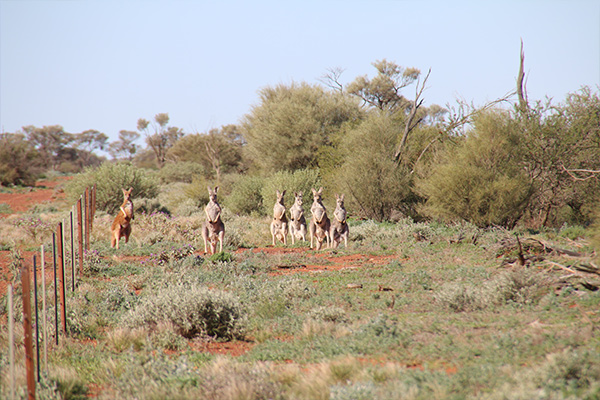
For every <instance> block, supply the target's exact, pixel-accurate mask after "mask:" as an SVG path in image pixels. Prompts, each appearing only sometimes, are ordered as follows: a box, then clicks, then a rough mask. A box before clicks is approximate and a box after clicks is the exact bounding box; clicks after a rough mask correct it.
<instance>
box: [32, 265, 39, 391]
mask: <svg viewBox="0 0 600 400" xmlns="http://www.w3.org/2000/svg"><path fill="white" fill-rule="evenodd" d="M36 261H37V260H36V257H35V255H34V256H33V299H34V302H33V303H34V304H35V308H34V309H35V354H36V357H35V361H36V367H37V381H38V382H39V381H40V318H39V315H38V291H37V262H36Z"/></svg>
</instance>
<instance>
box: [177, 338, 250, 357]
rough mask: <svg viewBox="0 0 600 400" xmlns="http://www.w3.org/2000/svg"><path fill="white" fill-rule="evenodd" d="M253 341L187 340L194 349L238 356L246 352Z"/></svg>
mask: <svg viewBox="0 0 600 400" xmlns="http://www.w3.org/2000/svg"><path fill="white" fill-rule="evenodd" d="M254 344H255V343H254V342H250V341H248V342H246V341H239V340H235V341H232V342H196V341H193V342H189V346H190V347H191V349H192V350H194V351H200V352H203V353H210V354H221V355H229V356H234V357H238V356H241V355H244V354H246V353H247V352H249V351H250V350H251V349H252V348H253V347H254Z"/></svg>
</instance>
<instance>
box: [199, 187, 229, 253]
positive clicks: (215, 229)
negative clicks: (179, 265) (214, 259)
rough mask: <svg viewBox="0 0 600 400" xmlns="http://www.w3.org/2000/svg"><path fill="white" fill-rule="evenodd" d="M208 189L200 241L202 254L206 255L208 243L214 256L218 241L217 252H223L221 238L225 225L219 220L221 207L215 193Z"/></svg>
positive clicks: (216, 189) (216, 188)
mask: <svg viewBox="0 0 600 400" xmlns="http://www.w3.org/2000/svg"><path fill="white" fill-rule="evenodd" d="M218 190H219V187H218V186H216V187H215V190H212V189H211V188H210V187H209V188H208V197H209V198H210V201H209V202H208V204H207V205H206V207H205V208H204V213H205V214H206V221H204V224H203V225H202V239H204V252H205V253H208V247H207V243H210V254H215V251H216V250H217V241H219V251H220V252H222V251H223V238H224V237H225V224H223V221H222V220H221V206H220V205H219V203H217V191H218Z"/></svg>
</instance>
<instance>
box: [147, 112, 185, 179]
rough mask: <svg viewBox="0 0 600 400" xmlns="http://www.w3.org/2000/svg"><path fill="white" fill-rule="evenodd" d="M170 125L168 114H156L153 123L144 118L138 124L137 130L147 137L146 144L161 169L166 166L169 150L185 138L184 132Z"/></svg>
mask: <svg viewBox="0 0 600 400" xmlns="http://www.w3.org/2000/svg"><path fill="white" fill-rule="evenodd" d="M168 124H169V114H167V113H159V114H156V115H155V116H154V121H153V122H150V121H148V120H146V119H143V118H140V119H139V120H138V122H137V129H138V131H140V132H142V133H143V134H144V136H145V137H146V144H147V145H148V147H150V148H151V149H152V151H153V152H154V155H155V156H156V163H157V165H158V167H159V168H162V167H163V165H165V161H166V157H167V152H168V150H169V149H170V148H171V147H173V145H174V144H175V143H176V142H177V140H179V138H181V137H182V136H183V130H181V129H180V128H176V127H174V126H171V127H170V126H168Z"/></svg>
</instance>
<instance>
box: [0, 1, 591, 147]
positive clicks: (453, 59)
mask: <svg viewBox="0 0 600 400" xmlns="http://www.w3.org/2000/svg"><path fill="white" fill-rule="evenodd" d="M521 38H522V39H523V41H524V45H525V69H526V72H527V74H528V81H527V89H528V93H529V97H530V99H532V100H536V99H543V98H544V97H546V96H549V97H553V98H554V99H555V101H562V100H564V96H565V94H566V93H569V92H574V91H576V90H578V89H579V88H580V87H581V86H583V85H589V86H592V87H594V88H597V85H599V83H600V82H599V81H600V2H599V1H588V0H585V1H583V0H568V1H567V0H564V1H427V0H424V1H410V0H405V1H393V0H388V1H379V0H375V1H348V0H345V1H343V0H336V1H332V0H319V1H311V0H307V1H282V0H278V1H246V2H244V1H226V0H225V1H218V2H217V1H182V0H178V1H166V0H153V1H133V0H120V1H92V0H87V1H76V0H60V1H55V0H38V1H29V0H0V129H1V130H2V131H3V132H15V131H18V130H20V129H21V128H22V127H23V126H26V125H35V126H44V125H55V124H57V125H62V126H63V127H64V128H65V130H66V131H67V132H73V133H79V132H82V131H84V130H87V129H97V130H99V131H101V132H104V133H105V134H107V135H108V136H109V137H110V140H111V141H112V140H115V139H116V138H117V136H118V132H119V131H120V130H123V129H125V130H135V129H136V123H137V120H138V118H146V119H151V118H153V116H154V115H155V114H157V113H161V112H166V113H169V115H170V117H171V121H170V125H172V126H177V127H180V128H182V129H183V130H184V131H186V132H188V133H191V132H206V131H207V130H209V129H211V128H218V127H220V126H222V125H226V124H231V123H238V122H239V120H240V119H241V118H242V117H243V116H244V115H245V114H247V113H249V112H250V110H251V107H252V106H253V105H256V104H258V103H257V102H258V95H257V92H258V90H260V89H261V88H263V87H265V86H269V85H276V84H279V83H284V84H289V83H291V82H292V81H295V82H302V81H304V82H308V83H313V84H315V83H319V81H318V79H319V77H321V76H322V75H323V74H324V73H325V72H326V71H327V69H329V68H334V67H340V68H344V69H345V72H344V74H343V75H342V81H343V82H344V83H348V82H350V81H351V80H353V79H354V78H355V77H357V76H359V75H365V74H366V75H369V76H373V74H374V71H375V69H374V68H373V67H372V65H371V63H372V62H374V61H376V60H379V59H383V58H386V59H388V60H390V61H394V62H396V63H398V64H400V65H402V66H406V67H416V68H419V69H421V71H423V72H426V71H427V69H428V68H431V69H432V72H431V77H430V79H429V82H428V89H427V91H426V92H425V95H424V97H425V103H426V104H427V105H430V104H434V103H436V104H439V105H442V106H444V105H446V104H447V103H452V102H454V101H455V99H456V98H457V97H461V98H463V99H465V100H467V101H468V102H471V101H472V102H474V103H475V104H482V103H484V102H485V101H488V100H493V99H495V98H498V97H501V96H503V95H504V94H505V93H507V92H508V91H510V90H512V89H514V87H515V79H516V75H517V70H518V62H519V46H520V39H521ZM413 93H414V89H413V88H412V87H411V88H409V89H407V91H406V92H405V95H406V96H407V97H412V96H413Z"/></svg>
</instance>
